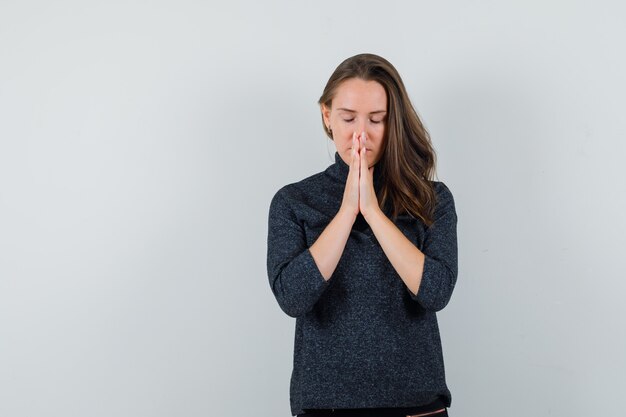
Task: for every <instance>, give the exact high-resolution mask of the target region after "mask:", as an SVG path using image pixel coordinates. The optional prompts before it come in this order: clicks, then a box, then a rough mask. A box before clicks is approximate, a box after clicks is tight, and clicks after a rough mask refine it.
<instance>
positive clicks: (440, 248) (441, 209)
mask: <svg viewBox="0 0 626 417" xmlns="http://www.w3.org/2000/svg"><path fill="white" fill-rule="evenodd" d="M439 186H440V187H441V189H440V192H439V194H438V202H437V206H436V209H435V216H434V217H435V218H434V223H433V224H431V226H430V227H429V228H428V229H427V230H426V234H425V237H424V245H423V248H422V252H423V253H424V255H425V259H424V268H423V272H422V281H421V283H420V287H419V289H418V291H417V294H413V293H412V292H410V291H409V293H410V294H411V298H412V299H413V300H415V301H417V302H418V303H419V304H420V305H421V306H422V307H423V308H424V309H426V310H430V311H439V310H442V309H443V308H444V307H445V306H446V305H447V304H448V302H449V301H450V297H451V296H452V291H453V290H454V286H455V284H456V279H457V275H458V249H457V232H456V226H457V214H456V210H455V204H454V198H453V196H452V193H451V192H450V189H449V188H448V187H447V186H446V185H445V184H444V183H442V182H440V183H439Z"/></svg>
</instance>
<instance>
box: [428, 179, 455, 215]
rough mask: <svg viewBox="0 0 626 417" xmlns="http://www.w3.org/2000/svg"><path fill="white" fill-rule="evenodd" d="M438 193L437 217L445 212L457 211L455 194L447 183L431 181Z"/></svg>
mask: <svg viewBox="0 0 626 417" xmlns="http://www.w3.org/2000/svg"><path fill="white" fill-rule="evenodd" d="M430 182H431V184H432V186H433V189H434V190H435V195H436V199H437V202H436V206H435V217H439V216H440V215H441V214H443V213H445V212H450V211H452V212H456V210H455V204H454V196H453V195H452V191H451V190H450V187H448V185H447V184H445V183H444V182H443V181H430Z"/></svg>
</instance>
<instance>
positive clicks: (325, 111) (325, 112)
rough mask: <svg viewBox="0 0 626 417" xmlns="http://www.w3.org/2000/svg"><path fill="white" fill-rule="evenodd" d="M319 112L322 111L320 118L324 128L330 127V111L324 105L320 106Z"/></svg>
mask: <svg viewBox="0 0 626 417" xmlns="http://www.w3.org/2000/svg"><path fill="white" fill-rule="evenodd" d="M320 110H321V111H322V117H323V118H324V123H325V124H326V126H328V125H330V109H329V108H328V107H326V105H325V104H323V103H322V104H320Z"/></svg>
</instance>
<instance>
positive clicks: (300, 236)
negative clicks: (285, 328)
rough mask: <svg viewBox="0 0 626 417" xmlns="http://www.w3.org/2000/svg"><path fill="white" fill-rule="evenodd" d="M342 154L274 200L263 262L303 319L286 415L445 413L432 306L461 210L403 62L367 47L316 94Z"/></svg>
mask: <svg viewBox="0 0 626 417" xmlns="http://www.w3.org/2000/svg"><path fill="white" fill-rule="evenodd" d="M319 104H320V110H321V115H322V122H323V124H324V129H325V132H326V134H327V135H328V137H329V138H330V139H331V140H333V142H334V144H335V146H336V148H337V152H336V153H335V163H334V164H332V165H330V166H329V167H328V168H327V169H325V170H324V171H322V172H319V173H317V174H314V175H311V176H309V177H307V178H305V179H303V180H301V181H299V182H295V183H292V184H287V185H285V186H284V187H282V188H281V189H279V190H278V191H277V192H276V194H275V195H274V197H273V199H272V201H271V203H270V210H269V224H268V226H269V227H268V248H267V269H268V277H269V282H270V286H271V289H272V292H273V294H274V296H275V297H276V300H277V301H278V304H279V306H280V308H281V309H282V310H283V311H284V312H285V313H286V314H288V315H289V316H291V317H295V318H296V331H295V342H294V359H293V372H292V375H291V384H290V403H291V414H292V415H294V416H295V415H298V416H306V417H309V416H321V415H334V416H348V415H350V416H360V417H365V416H372V417H381V416H397V417H405V416H425V415H429V416H432V417H440V416H447V415H448V414H447V407H449V406H450V403H451V394H450V391H449V390H448V387H447V385H446V381H445V375H444V362H443V355H442V349H441V340H440V336H439V328H438V324H437V316H436V312H437V311H440V310H441V309H443V308H444V307H445V306H446V305H447V304H448V301H449V300H450V297H451V295H452V291H453V289H454V286H455V284H456V278H457V271H458V268H457V236H456V225H457V215H456V210H455V204H454V199H453V196H452V193H451V192H450V189H449V188H448V187H447V186H446V185H445V184H444V183H443V182H439V181H434V180H433V179H432V178H433V175H434V173H435V152H434V149H433V148H432V145H431V141H430V137H429V135H428V133H427V131H426V129H425V128H424V126H423V125H422V123H421V121H420V119H419V117H418V115H417V113H416V112H415V110H414V108H413V106H412V104H411V102H410V100H409V97H408V95H407V92H406V89H405V87H404V84H403V82H402V80H401V78H400V75H399V74H398V72H397V71H396V69H395V68H394V67H393V66H392V65H391V64H390V63H389V62H388V61H387V60H385V59H384V58H382V57H380V56H377V55H373V54H359V55H356V56H353V57H351V58H348V59H346V60H345V61H344V62H342V63H341V64H340V65H339V66H338V67H337V69H336V70H335V71H334V73H333V74H332V75H331V77H330V79H329V80H328V83H327V84H326V88H325V89H324V92H323V94H322V96H321V98H320V99H319Z"/></svg>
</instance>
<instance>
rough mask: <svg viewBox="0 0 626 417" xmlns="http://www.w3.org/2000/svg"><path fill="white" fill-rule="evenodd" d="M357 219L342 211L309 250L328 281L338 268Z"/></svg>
mask: <svg viewBox="0 0 626 417" xmlns="http://www.w3.org/2000/svg"><path fill="white" fill-rule="evenodd" d="M355 219H356V217H355V216H354V215H353V214H350V213H347V212H345V211H343V210H341V209H340V210H339V212H337V214H336V215H335V217H334V218H333V219H332V220H331V222H330V223H329V224H328V225H327V226H326V228H325V229H324V231H323V232H322V234H321V235H320V236H319V237H318V238H317V240H316V241H315V243H313V245H311V247H310V248H309V250H310V251H311V256H312V257H313V260H314V261H315V264H316V265H317V268H318V269H319V270H320V273H321V274H322V276H323V277H324V279H325V280H326V281H328V280H329V279H330V277H331V276H332V274H333V272H334V271H335V268H337V264H338V263H339V259H340V258H341V255H342V254H343V250H344V249H345V247H346V242H347V240H348V237H349V236H350V231H351V230H352V225H353V224H354V221H355Z"/></svg>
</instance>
